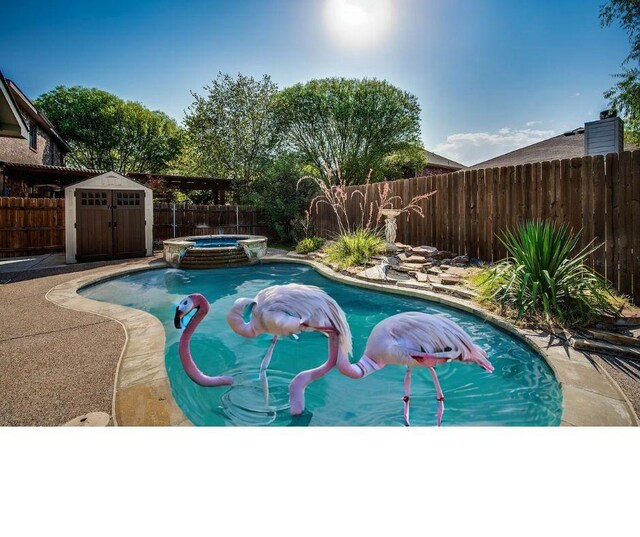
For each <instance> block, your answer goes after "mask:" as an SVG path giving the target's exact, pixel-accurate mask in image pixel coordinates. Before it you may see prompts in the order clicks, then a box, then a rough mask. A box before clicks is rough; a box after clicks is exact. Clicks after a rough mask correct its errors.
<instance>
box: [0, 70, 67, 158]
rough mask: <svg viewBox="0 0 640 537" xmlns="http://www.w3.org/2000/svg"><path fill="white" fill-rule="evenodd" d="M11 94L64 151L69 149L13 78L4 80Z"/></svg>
mask: <svg viewBox="0 0 640 537" xmlns="http://www.w3.org/2000/svg"><path fill="white" fill-rule="evenodd" d="M6 82H7V84H8V87H9V90H10V93H11V94H12V96H13V98H14V99H15V102H17V103H18V105H20V106H22V107H23V108H25V109H27V110H28V111H29V113H30V114H31V117H33V119H35V120H36V122H37V123H38V125H40V127H42V128H43V129H44V130H45V131H46V132H47V133H48V134H49V135H50V136H52V137H53V138H55V139H56V140H57V142H58V143H59V144H60V145H61V146H62V147H63V148H64V150H65V151H71V147H69V144H68V143H67V142H65V141H64V139H63V138H62V137H61V136H60V135H59V134H58V133H57V132H56V129H55V128H54V127H53V124H52V123H51V121H49V120H48V119H47V116H45V115H44V114H43V113H42V112H40V111H39V110H38V109H37V108H36V107H35V105H34V104H33V103H32V102H31V100H30V99H29V98H28V97H27V96H26V95H25V94H24V93H22V90H21V89H20V88H19V87H18V86H17V84H16V83H15V82H14V81H13V80H7V81H6Z"/></svg>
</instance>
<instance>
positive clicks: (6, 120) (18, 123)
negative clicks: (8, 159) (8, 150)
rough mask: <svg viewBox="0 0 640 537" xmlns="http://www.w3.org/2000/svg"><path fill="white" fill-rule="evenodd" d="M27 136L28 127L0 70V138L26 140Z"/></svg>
mask: <svg viewBox="0 0 640 537" xmlns="http://www.w3.org/2000/svg"><path fill="white" fill-rule="evenodd" d="M28 136H29V127H27V124H26V122H25V120H24V118H23V117H22V114H21V113H20V110H19V109H18V103H16V101H15V99H14V98H13V96H12V95H11V90H10V89H9V84H8V83H7V81H6V80H5V78H4V76H2V71H0V138H19V139H22V140H26V139H27V138H28ZM1 143H2V142H1V141H0V144H1Z"/></svg>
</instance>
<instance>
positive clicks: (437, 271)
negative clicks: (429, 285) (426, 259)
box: [427, 267, 442, 276]
mask: <svg viewBox="0 0 640 537" xmlns="http://www.w3.org/2000/svg"><path fill="white" fill-rule="evenodd" d="M427 274H434V275H436V276H437V275H438V274H442V270H441V269H439V268H438V267H430V268H428V269H427Z"/></svg>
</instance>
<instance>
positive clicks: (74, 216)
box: [65, 172, 153, 263]
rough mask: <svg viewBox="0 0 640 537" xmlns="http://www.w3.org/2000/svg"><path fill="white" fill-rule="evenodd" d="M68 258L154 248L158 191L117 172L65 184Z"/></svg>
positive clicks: (93, 257) (97, 258) (130, 254)
mask: <svg viewBox="0 0 640 537" xmlns="http://www.w3.org/2000/svg"><path fill="white" fill-rule="evenodd" d="M65 235H66V236H65V244H66V261H67V263H77V262H88V261H104V260H108V259H125V258H130V257H143V256H147V255H151V254H152V253H153V191H152V190H151V189H150V188H147V187H146V186H144V185H143V184H141V183H138V182H137V181H134V180H133V179H130V178H129V177H126V176H124V175H121V174H119V173H116V172H106V173H103V174H101V175H98V176H96V177H90V178H88V179H85V180H83V181H80V182H79V183H75V184H72V185H69V186H68V187H67V188H66V189H65Z"/></svg>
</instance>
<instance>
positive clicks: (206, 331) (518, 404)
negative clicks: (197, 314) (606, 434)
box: [80, 263, 562, 426]
mask: <svg viewBox="0 0 640 537" xmlns="http://www.w3.org/2000/svg"><path fill="white" fill-rule="evenodd" d="M292 282H295V283H302V284H311V285H317V286H319V287H321V288H323V289H324V290H325V291H326V292H327V293H329V294H330V295H331V296H332V297H333V298H334V299H335V300H336V301H337V302H338V303H339V304H340V305H341V306H342V308H343V309H344V311H345V313H346V314H347V318H348V320H349V324H350V326H351V330H352V332H353V346H354V358H352V361H355V360H356V359H359V358H360V356H361V355H362V352H363V350H364V347H365V343H366V340H367V337H368V335H369V332H370V331H371V329H372V328H373V326H374V325H375V324H376V323H378V322H379V321H381V320H382V319H384V318H385V317H387V316H389V315H393V314H396V313H400V312H403V311H423V312H425V313H440V314H444V315H446V316H447V317H449V318H451V319H452V320H454V321H455V322H457V323H459V324H460V325H461V326H462V327H463V328H464V329H465V330H466V331H467V332H468V333H469V334H470V335H471V336H472V337H473V338H474V340H475V341H476V343H478V344H479V345H480V346H482V348H484V349H485V350H486V351H487V353H488V356H489V359H490V360H491V362H492V363H493V365H494V366H495V371H494V373H493V374H490V373H487V372H486V371H484V370H482V369H481V368H480V367H477V366H475V365H473V364H461V363H456V362H452V363H450V364H445V365H442V366H438V369H437V371H438V376H439V378H440V383H441V385H442V389H443V391H444V393H445V396H446V400H445V406H446V410H445V413H444V418H443V422H442V424H443V426H451V425H558V424H559V423H560V417H561V414H562V394H561V391H560V386H559V384H558V382H557V381H556V379H555V377H554V376H553V374H552V372H551V370H550V369H549V367H548V366H547V364H546V363H545V362H544V360H543V359H542V358H541V357H540V356H538V355H537V354H536V353H535V352H533V350H532V349H531V348H530V347H529V346H528V345H526V344H525V343H523V342H522V341H520V340H519V339H516V338H514V337H513V336H511V335H510V334H508V333H506V332H504V331H502V330H500V329H499V328H497V327H495V326H492V325H491V324H488V323H486V322H484V321H483V320H481V319H479V318H477V317H474V316H473V315H470V314H467V313H464V312H461V311H458V310H455V309H452V308H448V307H446V306H441V305H438V304H434V303H430V302H427V301H424V300H420V299H415V298H409V297H403V296H399V295H392V294H388V293H380V292H375V291H369V290H365V289H360V288H356V287H352V286H349V285H345V284H341V283H337V282H333V281H332V280H329V279H327V278H324V277H323V276H321V275H320V274H318V273H317V272H315V271H314V270H313V269H312V268H310V267H307V266H304V265H300V264H279V263H271V264H269V263H265V264H259V265H255V266H250V267H238V268H228V269H212V270H193V271H188V270H180V269H160V270H151V271H146V272H141V273H137V274H131V275H127V276H122V277H119V278H116V279H113V280H108V281H106V282H103V283H99V284H97V285H94V286H92V287H89V288H86V289H84V290H82V291H81V292H80V294H82V295H84V296H85V297H87V298H92V299H95V300H102V301H105V302H112V303H116V304H122V305H125V306H131V307H134V308H138V309H141V310H144V311H147V312H149V313H151V314H153V315H155V316H156V317H158V318H159V319H160V320H161V321H162V323H163V325H164V328H165V332H166V337H167V341H166V366H167V371H168V374H169V380H170V382H171V387H172V390H173V394H174V397H175V399H176V401H177V403H178V405H179V406H180V407H181V408H182V410H183V411H184V413H185V414H186V416H187V417H188V418H189V419H190V420H191V421H192V422H193V423H194V424H196V425H281V426H282V425H387V426H402V425H403V420H402V396H403V394H404V391H403V380H404V374H405V369H404V368H400V367H393V366H387V367H386V368H384V369H382V370H381V371H378V372H376V373H374V374H373V375H370V376H368V377H366V378H364V379H362V380H353V379H349V378H347V377H344V376H342V375H340V373H339V372H338V371H337V370H336V369H334V370H333V371H331V372H330V373H329V374H328V375H326V376H325V377H323V378H321V379H319V380H317V381H315V382H313V383H312V384H310V385H309V387H308V388H307V391H306V408H307V409H306V412H305V413H304V414H303V415H302V416H299V417H296V418H292V417H291V416H290V415H289V412H288V384H289V382H290V381H291V379H292V378H293V377H294V376H295V375H296V374H297V373H298V372H300V371H302V370H304V369H309V368H312V367H316V366H317V365H320V364H321V363H323V362H324V361H325V360H326V356H327V338H326V337H325V336H323V335H322V334H320V333H304V334H301V336H300V339H299V340H298V341H296V340H293V339H284V340H280V341H279V342H278V345H277V347H276V350H275V353H274V356H273V359H272V361H271V366H270V368H269V384H270V391H271V398H270V405H269V406H267V405H266V403H265V402H264V398H263V395H262V388H261V385H260V381H259V379H258V368H259V365H260V361H261V359H262V357H263V355H264V353H265V352H266V350H267V348H268V346H269V343H270V342H271V337H270V336H268V335H264V336H260V337H258V338H256V339H252V340H251V339H244V338H242V337H240V336H238V335H236V334H235V333H234V332H232V331H231V329H230V328H229V327H228V325H227V323H226V320H225V317H226V314H227V311H228V310H229V308H230V307H231V306H232V304H233V302H234V301H235V300H236V299H237V298H238V297H253V296H255V295H256V293H257V292H258V291H259V290H260V289H262V288H264V287H267V286H269V285H275V284H283V283H292ZM190 293H202V294H204V295H205V296H206V297H207V299H208V300H209V302H210V303H211V311H210V313H209V315H208V316H207V317H206V318H205V319H204V320H203V321H202V323H201V324H200V326H199V327H198V329H197V331H196V332H195V334H194V336H193V338H192V340H191V351H192V355H193V357H194V360H195V362H196V363H197V364H198V366H199V368H200V369H201V370H202V371H204V372H205V373H206V374H208V375H220V374H227V375H229V374H230V375H232V376H233V377H234V378H235V383H236V384H235V385H234V386H232V387H221V388H205V387H202V386H198V385H197V384H195V383H194V382H193V381H192V380H191V379H189V377H187V375H186V374H185V373H184V370H183V369H182V366H181V364H180V359H179V356H178V340H179V338H180V334H181V331H180V330H177V329H175V328H174V326H173V316H174V313H175V308H176V305H177V303H178V302H179V301H180V299H182V298H183V297H184V296H186V295H188V294H190ZM436 409H437V402H436V400H435V389H434V387H433V383H432V380H431V376H430V375H429V372H428V370H426V369H421V368H416V369H414V373H413V382H412V398H411V424H412V425H414V426H415V425H429V426H431V425H435V420H436Z"/></svg>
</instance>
